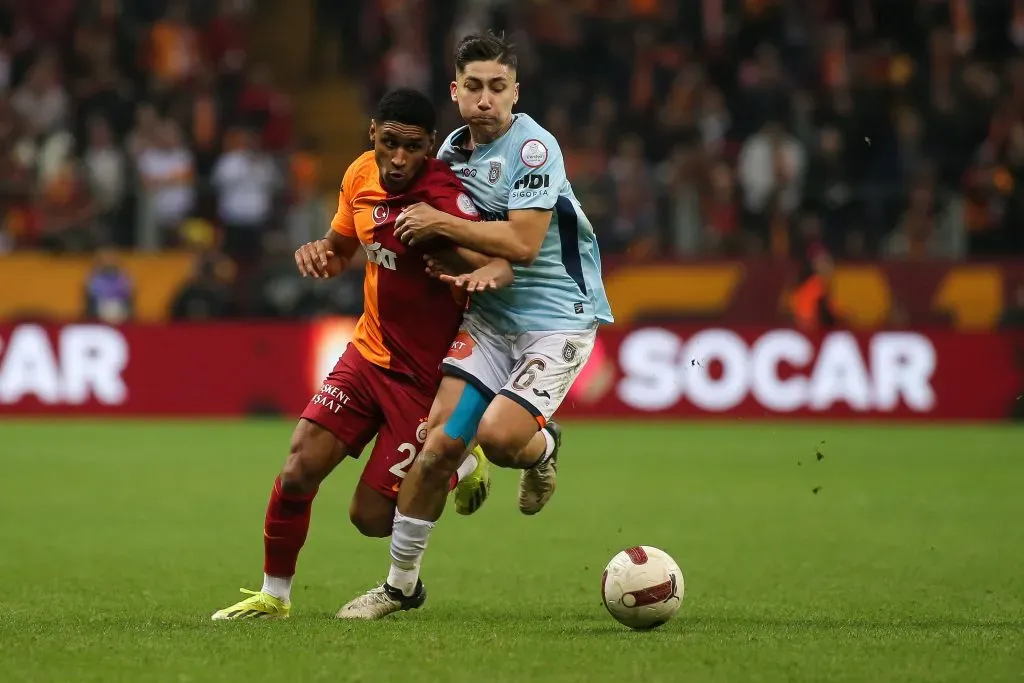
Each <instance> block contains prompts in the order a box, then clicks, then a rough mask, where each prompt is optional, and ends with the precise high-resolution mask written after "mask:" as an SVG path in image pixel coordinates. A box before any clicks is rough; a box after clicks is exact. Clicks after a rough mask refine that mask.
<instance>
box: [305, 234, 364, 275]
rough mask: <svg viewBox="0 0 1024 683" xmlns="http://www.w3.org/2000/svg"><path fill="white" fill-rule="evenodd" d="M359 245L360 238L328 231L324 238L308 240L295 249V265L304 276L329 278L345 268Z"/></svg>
mask: <svg viewBox="0 0 1024 683" xmlns="http://www.w3.org/2000/svg"><path fill="white" fill-rule="evenodd" d="M358 246H359V240H357V239H356V238H355V237H348V236H346V235H342V234H341V233H339V232H337V231H336V230H334V229H333V228H332V229H330V230H328V231H327V234H326V235H324V237H323V239H318V240H316V241H315V242H307V243H306V244H303V245H302V246H301V247H299V248H298V249H296V250H295V265H296V266H297V267H298V269H299V273H300V274H301V275H302V277H314V278H329V277H334V276H335V275H338V274H340V273H341V271H343V270H345V266H346V265H347V264H348V262H349V259H351V258H352V254H354V253H355V251H356V248H358Z"/></svg>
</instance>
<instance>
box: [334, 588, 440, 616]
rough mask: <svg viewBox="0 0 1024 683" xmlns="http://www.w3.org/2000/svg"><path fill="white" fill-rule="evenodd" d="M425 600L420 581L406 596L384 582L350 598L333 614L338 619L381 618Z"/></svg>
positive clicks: (424, 591)
mask: <svg viewBox="0 0 1024 683" xmlns="http://www.w3.org/2000/svg"><path fill="white" fill-rule="evenodd" d="M426 600H427V589H426V588H424V587H423V582H422V581H417V582H416V592H414V593H413V594H412V595H409V596H406V595H405V594H403V593H402V591H400V590H398V589H397V588H394V587H393V586H389V585H388V584H387V582H384V583H383V584H381V585H380V586H377V587H376V588H371V589H370V590H368V591H367V592H365V593H363V594H362V595H360V596H359V597H358V598H355V599H354V600H350V601H349V602H348V603H346V604H345V606H343V607H342V608H341V609H340V610H338V613H337V614H336V615H335V616H336V617H337V618H338V619H364V620H374V619H383V618H384V617H386V616H387V615H389V614H393V613H395V612H401V611H404V610H408V609H418V608H419V607H421V606H422V605H423V603H424V602H426Z"/></svg>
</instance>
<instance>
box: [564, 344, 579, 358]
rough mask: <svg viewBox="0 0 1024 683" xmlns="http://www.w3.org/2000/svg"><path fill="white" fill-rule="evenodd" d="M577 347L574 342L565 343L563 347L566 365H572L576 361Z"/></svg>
mask: <svg viewBox="0 0 1024 683" xmlns="http://www.w3.org/2000/svg"><path fill="white" fill-rule="evenodd" d="M576 350H577V349H576V347H575V346H574V345H573V343H572V342H569V341H567V342H565V346H563V347H562V360H564V361H565V362H566V363H571V362H573V361H574V360H575V359H576Z"/></svg>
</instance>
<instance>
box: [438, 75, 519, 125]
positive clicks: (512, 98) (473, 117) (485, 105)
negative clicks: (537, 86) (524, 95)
mask: <svg viewBox="0 0 1024 683" xmlns="http://www.w3.org/2000/svg"><path fill="white" fill-rule="evenodd" d="M451 94H452V101H453V102H456V103H458V105H459V114H461V115H462V118H463V120H464V121H465V122H466V123H468V124H469V125H470V128H471V129H472V131H473V136H474V137H485V138H488V139H493V138H494V137H496V136H497V135H498V134H499V133H502V132H503V131H504V130H505V128H507V127H508V123H509V120H510V119H511V118H512V107H513V106H514V105H515V103H516V102H517V101H518V100H519V84H518V83H516V72H515V71H514V70H512V69H510V68H509V67H508V66H506V65H504V64H501V63H499V62H497V61H491V62H470V63H469V64H467V65H466V68H465V69H464V70H463V71H461V72H459V73H456V74H455V80H454V81H452V85H451Z"/></svg>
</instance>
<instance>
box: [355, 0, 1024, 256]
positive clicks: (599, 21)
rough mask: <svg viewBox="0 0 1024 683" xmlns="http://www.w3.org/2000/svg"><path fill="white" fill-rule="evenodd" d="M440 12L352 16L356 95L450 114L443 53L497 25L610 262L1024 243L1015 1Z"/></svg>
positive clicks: (1011, 247)
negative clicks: (616, 256)
mask: <svg viewBox="0 0 1024 683" xmlns="http://www.w3.org/2000/svg"><path fill="white" fill-rule="evenodd" d="M456 4H457V3H437V4H435V3H428V2H421V1H418V0H406V1H404V2H403V1H402V0H397V1H394V2H383V3H376V4H374V5H373V6H372V7H371V8H368V9H367V12H368V13H371V14H372V13H373V12H374V11H376V12H377V14H376V15H374V16H372V17H368V18H367V20H366V21H365V22H364V24H363V27H364V28H366V27H370V26H375V27H378V29H377V30H374V31H367V32H365V33H363V34H362V37H363V40H364V44H363V52H362V54H359V55H358V56H357V57H354V58H355V59H357V60H359V62H360V63H362V64H365V62H366V61H367V57H372V60H371V63H375V64H377V65H378V67H377V72H376V75H377V77H378V78H376V79H373V80H369V81H368V84H369V85H371V86H373V87H372V89H371V90H370V92H369V93H368V97H369V99H370V100H372V99H373V98H374V97H376V96H377V95H378V94H379V92H380V89H381V88H386V87H390V86H394V85H399V84H406V85H414V86H416V87H419V88H423V89H425V90H428V91H430V92H433V93H436V95H437V97H438V101H439V105H440V106H442V107H443V108H444V109H445V110H446V111H447V112H448V114H449V116H453V115H454V114H455V112H454V109H453V107H452V105H451V104H450V102H448V101H447V98H446V94H447V84H448V82H449V80H450V78H451V77H450V73H451V58H450V52H451V45H452V42H453V41H454V40H455V39H457V38H458V37H459V36H460V35H463V34H465V33H467V32H471V31H478V30H481V29H485V28H488V27H494V28H496V29H498V30H504V31H506V33H507V34H508V35H510V36H511V37H512V38H513V39H514V41H515V42H516V44H517V45H518V46H519V49H520V52H521V55H522V68H521V69H520V81H521V83H522V99H521V105H520V110H522V111H526V112H529V113H530V114H532V115H533V116H534V117H535V118H537V119H538V120H540V121H541V122H542V123H544V124H545V125H546V126H547V127H548V128H549V129H550V130H551V131H552V132H553V133H554V134H555V135H556V136H557V137H558V139H559V141H560V143H561V145H562V148H563V150H564V151H565V153H566V156H567V158H568V162H569V174H570V177H571V179H572V182H573V185H574V187H575V190H576V193H577V194H578V195H579V196H580V199H581V200H582V202H583V205H584V207H585V208H586V211H587V214H588V216H589V217H590V218H591V220H592V221H593V222H594V223H595V225H596V227H597V230H598V232H599V233H600V238H601V246H602V250H603V251H604V252H605V253H627V254H628V255H629V256H632V257H634V258H639V259H644V258H648V257H650V255H652V254H653V253H659V254H663V253H665V252H672V253H674V254H679V255H690V254H706V253H709V252H710V253H714V254H723V255H739V254H761V253H772V254H778V255H786V254H790V253H791V252H792V251H793V250H800V249H801V248H802V245H803V244H804V243H806V241H807V240H808V238H815V239H820V240H821V241H823V242H824V245H825V246H826V247H827V248H828V249H829V251H830V252H832V253H833V254H835V255H837V256H840V257H854V258H855V257H863V256H884V257H891V258H916V257H928V256H934V257H952V258H961V257H964V256H967V255H979V256H982V255H984V256H989V255H1000V254H1007V253H1021V252H1022V251H1024V227H1022V226H1024V52H1022V49H1021V48H1024V2H1021V1H1020V0H692V2H671V1H669V0H557V1H554V0H550V1H546V2H545V1H538V2H512V1H506V0H480V1H478V0H472V1H468V2H465V3H461V6H459V7H456V6H455V5H456ZM439 14H440V15H444V16H438V15H439ZM423 26H433V27H437V26H448V27H452V28H451V29H450V30H448V31H446V32H443V33H441V32H438V33H429V32H428V33H427V34H426V35H424V32H423V31H422V30H421V27H423ZM431 36H433V38H434V39H433V40H429V41H428V40H426V39H429V38H430V37H431ZM446 123H447V124H448V126H454V125H455V124H456V121H455V120H454V119H452V118H449V119H448V120H447V121H446Z"/></svg>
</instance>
